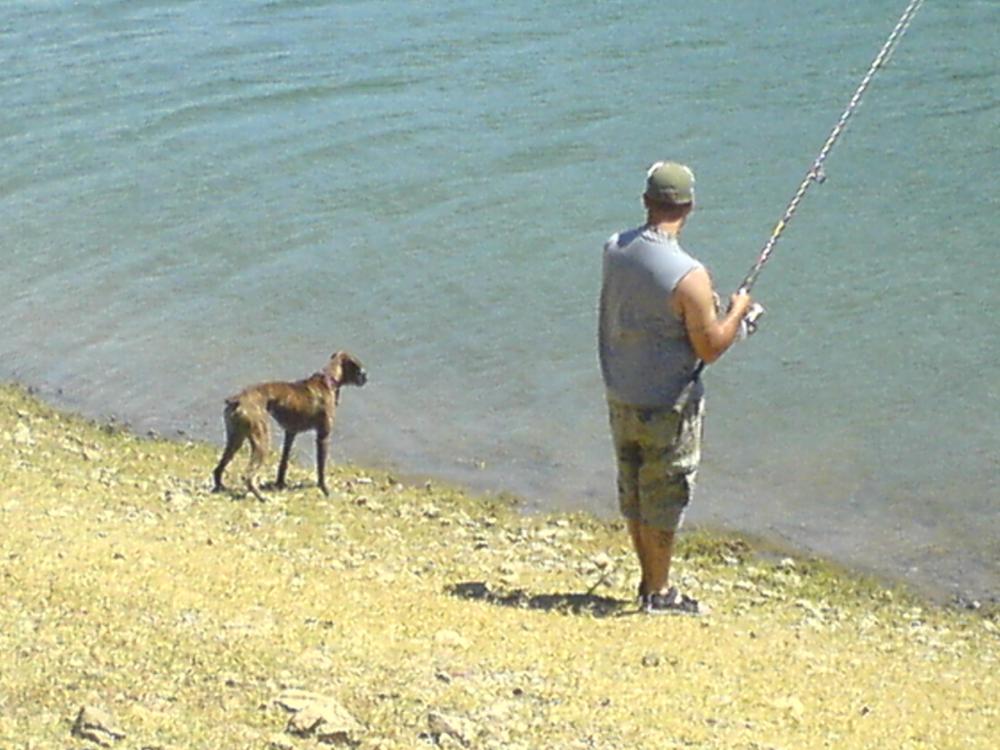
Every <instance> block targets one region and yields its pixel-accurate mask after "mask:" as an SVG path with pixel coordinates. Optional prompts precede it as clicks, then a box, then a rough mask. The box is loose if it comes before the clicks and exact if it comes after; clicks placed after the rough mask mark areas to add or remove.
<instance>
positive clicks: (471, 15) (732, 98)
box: [0, 0, 1000, 598]
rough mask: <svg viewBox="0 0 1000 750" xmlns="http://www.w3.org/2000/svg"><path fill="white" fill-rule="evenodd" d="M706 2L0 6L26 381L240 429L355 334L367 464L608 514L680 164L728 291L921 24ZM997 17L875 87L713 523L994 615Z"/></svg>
mask: <svg viewBox="0 0 1000 750" xmlns="http://www.w3.org/2000/svg"><path fill="white" fill-rule="evenodd" d="M688 6H690V7H686V6H677V7H667V6H664V5H662V4H660V5H657V4H647V5H640V4H622V3H610V2H591V1H586V0H574V2H567V1H565V0H564V1H562V2H550V3H545V4H539V3H529V2H522V1H514V2H507V3H503V4H497V3H486V2H480V1H479V0H463V2H434V3H407V2H393V1H391V0H384V1H381V2H376V1H374V0H355V1H353V2H352V1H347V0H342V1H340V2H334V1H323V0H315V1H312V2H307V1H305V0H300V1H298V2H292V1H289V2H279V1H273V2H263V1H260V2H252V1H247V0H241V1H240V2H232V1H230V2H216V3H197V2H179V1H178V2H167V1H164V0H147V1H142V0H129V1H128V2H125V1H121V2H111V1H110V0H93V1H92V2H88V3H71V2H64V1H58V2H57V1H52V2H8V3H4V4H2V5H0V105H2V106H0V154H2V157H3V165H4V169H3V170H2V172H0V232H2V237H0V257H2V259H3V261H4V262H3V272H2V274H0V314H2V319H3V320H4V321H5V325H4V326H3V330H2V332H0V377H4V378H18V379H21V380H23V381H25V382H28V383H33V384H36V385H39V386H40V387H41V388H42V389H43V392H46V393H49V394H50V395H52V396H54V397H56V398H57V399H58V400H60V401H62V402H63V403H65V404H68V405H70V406H72V407H75V408H78V409H81V410H83V411H84V412H85V413H89V414H93V415H107V414H112V413H113V414H116V415H118V416H119V417H120V418H123V419H126V420H128V421H130V422H131V423H132V424H133V425H134V426H135V427H136V429H139V430H143V431H145V430H147V429H155V430H157V431H159V432H161V433H165V434H170V433H171V432H173V431H175V430H178V429H183V430H185V431H186V432H187V433H189V434H195V435H198V436H202V437H206V438H210V439H212V440H216V441H218V440H220V439H221V420H220V411H221V410H220V406H221V403H222V399H223V398H224V397H225V396H226V395H228V394H229V393H231V392H233V391H234V390H236V389H237V388H238V387H240V386H242V385H244V384H247V383H249V382H254V381H256V380H262V379H271V378H298V377H301V376H304V375H307V374H309V373H311V372H312V371H314V370H315V369H317V368H318V367H319V366H320V365H321V364H322V363H323V362H324V361H325V359H326V357H327V356H328V355H329V354H330V352H332V351H333V350H334V349H340V348H343V349H349V350H351V351H353V352H354V353H355V354H356V355H357V356H359V357H360V358H361V359H362V360H364V362H365V364H366V365H367V366H368V368H369V371H370V375H371V380H370V381H369V385H368V386H367V387H366V388H365V389H364V390H362V391H352V392H349V393H346V394H345V398H344V402H343V404H342V410H341V413H340V421H339V424H338V428H337V438H336V441H335V447H334V453H335V455H336V456H337V457H338V458H339V459H340V460H354V461H361V462H368V463H377V464H381V465H384V466H390V467H393V468H394V469H395V470H398V471H400V472H403V473H409V474H421V475H432V476H440V477H443V478H446V479H449V480H453V481H459V482H463V483H466V484H469V485H471V486H473V487H475V488H477V489H489V490H497V491H500V490H505V491H510V492H514V493H517V494H521V495H523V496H524V497H526V498H527V499H528V501H529V502H530V503H531V504H532V505H537V506H540V507H546V508H549V507H556V508H586V509H589V510H592V511H594V512H597V513H599V514H601V515H605V516H608V515H613V513H614V502H613V487H614V477H613V466H612V462H611V456H610V446H609V442H608V437H607V429H606V417H605V414H604V409H603V403H602V391H601V386H600V382H599V376H598V371H597V364H596V354H595V342H594V338H595V335H594V334H595V325H596V316H595V305H596V294H597V288H598V284H599V275H600V248H601V245H602V243H603V241H604V239H605V238H606V237H607V236H608V235H609V234H611V233H612V232H613V231H616V230H618V229H621V228H625V227H628V226H631V225H634V224H636V223H639V222H640V221H641V218H642V217H641V211H640V204H639V199H638V193H639V191H640V189H641V184H642V178H643V174H644V170H645V168H646V166H647V165H648V164H649V163H650V162H652V161H654V160H656V159H660V158H674V159H679V160H683V161H686V162H688V163H689V164H691V165H692V166H693V167H694V169H695V171H696V172H697V174H698V186H699V201H700V203H699V210H698V211H697V212H696V213H695V215H694V216H693V218H692V220H691V221H690V223H689V225H688V227H687V228H686V230H685V234H684V238H683V239H684V243H685V245H686V246H687V247H688V248H689V249H690V250H691V251H692V252H693V253H694V254H695V255H697V256H699V257H701V258H702V259H703V260H704V261H705V262H706V263H707V264H708V265H709V266H710V267H711V268H712V271H713V273H714V275H715V277H716V280H717V282H718V284H719V286H720V287H721V288H722V289H723V290H724V291H725V290H730V289H732V288H733V287H735V286H736V285H737V284H738V283H739V281H740V279H741V278H742V277H743V275H744V273H745V272H746V271H747V269H748V268H749V266H750V265H751V264H752V262H753V260H754V258H755V257H756V254H757V252H758V250H759V248H760V246H761V245H762V243H763V241H764V240H765V239H766V237H767V236H768V234H769V233H770V231H771V228H772V226H773V225H774V223H775V221H776V220H777V219H778V217H779V216H780V215H781V213H782V212H783V210H784V207H785V205H786V203H787V202H788V200H789V198H790V197H791V195H792V194H793V192H794V191H795V188H796V187H797V186H798V184H799V182H800V180H801V179H802V176H803V175H804V173H805V171H806V170H807V168H808V167H809V164H810V163H811V161H812V159H813V158H814V156H815V154H816V153H817V152H818V150H819V147H820V146H821V145H822V143H823V141H824V140H825V138H826V136H827V134H828V133H829V131H830V129H831V128H832V127H833V124H834V123H835V122H836V119H837V118H838V117H839V115H840V113H841V111H842V110H843V108H844V106H845V105H846V103H847V101H848V99H849V97H850V95H851V93H852V92H853V91H854V89H855V87H856V86H857V84H858V82H859V81H860V78H861V76H862V75H863V73H864V72H865V71H866V70H867V68H868V65H869V64H870V62H871V60H872V58H873V57H874V55H875V52H876V51H877V50H878V48H879V47H880V46H881V44H882V42H883V41H884V39H885V37H886V36H887V35H888V33H889V31H890V30H891V28H892V26H893V24H894V23H895V19H896V18H897V17H898V15H899V13H901V12H902V9H903V6H904V3H902V2H883V1H881V0H880V1H879V2H869V3H855V4H850V5H848V6H846V7H845V4H843V3H833V2H825V1H821V0H804V1H803V2H800V3H732V2H726V3H724V2H718V1H715V2H712V1H710V2H703V3H697V4H693V3H692V4H688ZM998 28H1000V5H998V4H997V3H996V2H977V1H975V0H960V1H958V2H950V3H937V2H933V0H930V1H929V2H927V4H926V5H925V7H924V8H923V10H922V11H921V13H920V15H918V16H917V19H916V21H915V22H914V24H913V26H912V27H911V29H910V31H909V33H908V35H907V37H906V38H905V39H904V41H903V43H902V45H901V46H900V48H899V49H898V50H897V52H896V53H895V55H894V56H893V59H892V60H891V63H890V65H889V66H888V67H887V68H886V69H885V70H883V71H882V72H881V73H880V74H879V75H878V76H877V77H876V79H875V81H874V83H873V85H872V87H871V89H870V90H869V92H868V94H867V96H866V98H865V100H864V103H863V104H862V106H861V108H860V110H859V111H858V113H857V115H856V117H855V118H854V119H853V120H852V122H851V124H850V126H849V128H848V130H847V132H846V134H845V135H844V137H843V139H842V140H841V141H840V142H839V143H838V145H837V146H836V148H835V149H834V151H833V153H832V155H831V157H830V159H829V161H828V162H827V172H828V175H829V179H828V181H827V182H826V183H825V184H823V185H821V186H817V187H815V188H813V189H812V190H810V192H809V194H808V195H807V197H806V199H805V201H804V203H803V204H802V207H801V208H800V210H799V212H798V214H797V215H796V217H795V221H794V222H793V224H792V225H791V227H790V228H789V230H788V231H787V232H786V233H785V235H784V236H783V238H782V240H781V242H780V243H779V245H778V248H777V250H776V253H775V256H774V259H773V261H772V263H771V264H770V265H769V266H768V267H767V269H766V270H765V272H764V274H763V276H762V277H761V279H760V281H759V283H758V285H757V287H756V288H755V295H756V297H757V298H758V299H760V300H761V301H763V302H764V303H765V304H766V305H767V306H768V308H769V314H768V316H767V318H766V319H765V323H764V325H763V329H762V332H761V333H760V335H759V336H757V337H756V338H755V339H753V340H752V342H751V343H749V344H747V345H745V346H743V347H741V348H740V349H738V350H734V351H733V352H731V353H730V354H728V355H727V356H726V357H725V358H724V359H723V360H722V361H721V362H720V363H718V364H717V365H715V366H713V367H711V368H710V369H709V370H708V372H707V373H706V383H707V388H708V391H709V398H710V402H709V422H708V432H707V436H706V437H707V447H706V457H705V462H704V467H703V472H702V481H701V492H700V495H699V497H698V498H697V500H696V503H695V506H694V507H693V508H692V512H691V514H690V519H691V521H692V522H694V523H698V524H706V525H711V526H722V527H725V528H732V529H737V530H740V531H744V532H749V533H753V534H760V535H763V536H765V537H767V538H769V539H771V540H774V541H776V542H779V543H782V544H789V545H792V546H794V547H797V548H800V549H804V550H810V551H815V552H817V553H820V554H824V555H829V556H832V557H834V558H836V559H838V560H841V561H843V562H845V563H847V564H850V565H853V566H856V567H858V568H861V569H864V570H868V571H872V572H875V573H878V574H881V575H885V576H888V577H892V578H903V579H906V580H908V581H911V582H913V583H914V584H916V585H918V586H922V587H927V588H929V589H935V590H938V591H944V592H960V593H962V594H964V595H968V596H976V597H981V598H982V597H996V596H997V595H998V580H1000V524H998V521H1000V510H998V508H1000V502H998V498H1000V492H998V483H997V477H998V474H1000V419H998V418H997V414H998V413H1000V376H998V364H1000V361H998V360H1000V347H998V336H997V323H998V318H997V314H996V312H995V307H996V300H997V299H998V297H1000V280H998V279H1000V273H998V272H1000V260H998V253H997V249H996V240H995V234H996V228H997V215H998V212H997V208H998V199H997V194H998V192H1000V190H998V188H1000V186H998V178H997V169H996V166H997V151H998V144H997V133H998V124H1000V122H998V120H1000V114H998V113H1000V102H998V86H997V83H998V70H1000V67H998V53H997V50H998V49H1000V44H998V42H1000V39H998V32H997V29H998ZM209 468H210V467H206V481H207V473H208V470H209Z"/></svg>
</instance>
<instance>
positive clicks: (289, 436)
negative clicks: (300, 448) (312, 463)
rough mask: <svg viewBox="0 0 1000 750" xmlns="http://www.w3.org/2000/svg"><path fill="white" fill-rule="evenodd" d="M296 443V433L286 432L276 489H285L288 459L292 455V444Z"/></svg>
mask: <svg viewBox="0 0 1000 750" xmlns="http://www.w3.org/2000/svg"><path fill="white" fill-rule="evenodd" d="M294 442H295V433H294V432H292V431H291V430H285V447H284V448H282V450H281V463H279V464H278V481H277V482H276V483H275V486H276V487H279V488H280V489H285V472H286V471H288V458H289V456H291V454H292V443H294Z"/></svg>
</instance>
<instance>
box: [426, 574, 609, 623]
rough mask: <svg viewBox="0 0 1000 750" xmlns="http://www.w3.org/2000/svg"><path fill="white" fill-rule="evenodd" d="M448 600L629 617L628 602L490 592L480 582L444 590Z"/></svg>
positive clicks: (520, 591) (591, 596)
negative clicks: (455, 597)
mask: <svg viewBox="0 0 1000 750" xmlns="http://www.w3.org/2000/svg"><path fill="white" fill-rule="evenodd" d="M445 590H446V591H447V592H448V593H449V594H451V595H452V596H457V597H459V598H461V599H473V600H476V601H481V602H488V603H489V604H496V605H499V606H501V607H518V608H520V609H541V610H544V611H546V612H563V613H566V614H573V615H591V616H592V617H612V616H614V617H617V616H621V615H625V614H629V612H627V611H623V608H624V607H625V606H626V605H627V604H628V602H625V601H622V600H621V599H613V598H611V597H609V596H598V595H596V594H592V593H589V592H588V593H586V594H529V593H528V592H527V591H525V590H524V589H515V590H514V591H493V590H492V589H490V587H489V586H488V585H487V584H486V583H485V582H483V581H466V582H463V583H455V584H452V585H451V586H448V587H447V588H446V589H445Z"/></svg>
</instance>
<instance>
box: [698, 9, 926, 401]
mask: <svg viewBox="0 0 1000 750" xmlns="http://www.w3.org/2000/svg"><path fill="white" fill-rule="evenodd" d="M923 2H924V0H910V3H909V4H908V5H907V6H906V10H904V11H903V15H902V16H900V17H899V20H898V21H897V22H896V26H895V28H893V30H892V33H891V34H889V38H888V39H886V40H885V44H883V45H882V49H880V50H879V52H878V54H877V55H876V56H875V59H874V61H872V64H871V66H870V67H869V68H868V72H867V73H865V75H864V77H863V78H862V79H861V83H860V84H859V85H858V88H857V90H855V92H854V95H853V96H852V97H851V100H850V102H848V104H847V108H846V109H845V110H844V112H843V114H842V115H841V116H840V119H839V120H838V121H837V124H836V125H835V126H834V128H833V130H832V131H831V132H830V135H829V137H828V138H827V139H826V142H825V143H824V144H823V148H821V149H820V152H819V155H818V156H817V157H816V159H815V161H813V163H812V165H811V166H810V167H809V171H808V172H806V176H805V178H804V179H803V180H802V183H801V184H800V185H799V189H798V190H796V191H795V195H794V196H793V197H792V200H791V201H790V202H789V204H788V207H787V208H786V209H785V213H784V215H783V216H782V217H781V219H780V220H779V221H778V223H777V224H775V226H774V229H773V230H772V231H771V236H770V237H768V238H767V242H765V243H764V247H763V249H762V250H761V251H760V255H758V256H757V261H756V262H755V263H754V264H753V267H752V268H751V269H750V272H749V273H748V274H747V275H746V278H744V279H743V283H742V284H740V287H739V290H738V292H737V293H743V292H749V291H750V289H751V288H752V287H753V285H754V284H755V283H756V281H757V276H758V275H760V272H761V270H762V269H763V268H764V264H766V263H767V262H768V260H770V258H771V254H772V253H773V252H774V247H775V245H777V243H778V238H779V237H781V235H782V233H783V232H784V231H785V229H786V228H787V227H788V223H789V222H790V221H791V220H792V217H793V216H794V215H795V211H796V210H797V209H798V207H799V203H801V202H802V198H803V197H804V196H805V194H806V191H807V190H809V188H810V187H812V185H813V183H821V182H823V181H824V180H826V174H825V173H824V171H823V163H824V162H825V161H826V157H827V156H829V155H830V151H831V150H832V149H833V145H834V144H835V143H836V142H837V139H838V138H840V135H841V133H843V132H844V128H846V127H847V121H848V120H849V119H851V115H853V114H854V110H856V109H857V108H858V105H859V104H861V97H862V96H864V93H865V91H866V90H867V89H868V85H869V84H870V83H871V82H872V79H873V78H874V77H875V73H876V72H877V71H878V70H879V69H880V68H881V67H883V66H884V65H885V63H886V62H887V61H888V60H889V57H890V56H891V55H892V52H893V50H895V48H896V46H897V45H898V44H899V41H900V40H901V39H902V38H903V34H905V33H906V30H907V29H908V28H909V26H910V22H911V21H912V20H913V16H914V15H916V13H917V11H918V10H919V9H920V6H921V5H923ZM704 369H705V362H704V361H699V362H698V365H697V367H695V370H694V373H693V374H692V376H691V381H692V382H694V381H696V380H697V379H698V377H699V376H700V375H701V372H702V370H704Z"/></svg>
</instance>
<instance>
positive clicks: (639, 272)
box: [598, 162, 762, 614]
mask: <svg viewBox="0 0 1000 750" xmlns="http://www.w3.org/2000/svg"><path fill="white" fill-rule="evenodd" d="M643 203H644V205H645V207H646V223H645V224H643V225H642V226H640V227H637V228H635V229H632V230H629V231H627V232H621V233H619V234H615V235H614V236H612V237H611V238H610V239H609V240H608V242H607V243H606V244H605V246H604V279H603V284H602V286H601V300H600V324H599V333H598V337H599V350H600V361H601V373H602V375H603V377H604V385H605V389H606V393H607V400H608V410H609V415H610V421H611V433H612V438H613V441H614V446H615V454H616V456H617V459H618V501H619V505H620V508H621V512H622V515H623V516H624V517H625V518H626V520H627V522H628V530H629V535H630V536H631V538H632V544H633V545H634V547H635V551H636V555H637V556H638V558H639V565H640V567H641V569H642V581H641V583H640V584H639V597H640V605H641V606H642V608H643V609H644V610H645V611H646V612H650V613H659V612H689V613H695V614H696V613H697V612H698V603H697V601H695V600H694V599H692V598H691V597H689V596H686V595H683V594H681V593H679V592H678V590H677V588H676V587H672V586H670V562H671V558H672V557H673V550H674V536H675V533H676V531H677V528H678V526H679V525H680V523H681V520H682V517H683V514H684V509H685V508H686V507H687V505H688V502H689V501H690V499H691V493H692V491H693V489H694V480H695V476H696V473H697V470H698V463H699V460H700V458H701V432H702V413H703V407H704V398H703V392H702V386H701V383H700V381H697V380H693V374H694V371H695V368H696V367H697V364H698V360H703V361H705V362H714V361H715V360H716V359H718V358H719V357H720V356H722V353H723V352H725V351H726V350H727V349H728V348H729V347H730V346H731V345H732V344H733V342H734V341H736V340H737V338H739V337H740V336H741V329H743V330H744V331H745V326H744V317H745V316H747V314H748V311H749V310H750V309H751V304H752V303H751V300H750V296H749V295H748V294H746V293H742V294H734V295H733V296H732V297H731V299H730V307H729V311H728V312H727V313H726V314H725V315H722V316H721V317H720V315H719V311H718V306H717V300H718V297H717V295H716V294H715V292H714V290H713V288H712V281H711V279H710V278H709V275H708V272H707V271H706V270H705V267H704V266H703V265H702V264H701V263H699V262H698V261H697V260H695V259H694V258H692V257H691V256H690V255H688V254H687V253H686V252H684V250H683V249H682V248H681V246H680V244H678V237H679V235H680V231H681V228H682V227H683V226H684V222H685V221H686V220H687V217H688V215H689V214H690V213H691V211H692V209H693V208H694V174H693V173H692V172H691V170H690V169H688V168H687V167H686V166H683V165H681V164H676V163H673V162H657V163H656V164H654V165H653V166H652V167H650V169H649V172H648V173H647V177H646V189H645V192H644V193H643ZM761 310H762V308H761Z"/></svg>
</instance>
